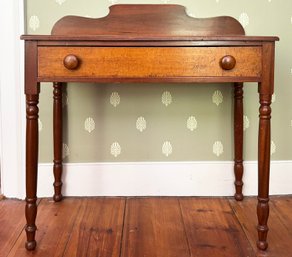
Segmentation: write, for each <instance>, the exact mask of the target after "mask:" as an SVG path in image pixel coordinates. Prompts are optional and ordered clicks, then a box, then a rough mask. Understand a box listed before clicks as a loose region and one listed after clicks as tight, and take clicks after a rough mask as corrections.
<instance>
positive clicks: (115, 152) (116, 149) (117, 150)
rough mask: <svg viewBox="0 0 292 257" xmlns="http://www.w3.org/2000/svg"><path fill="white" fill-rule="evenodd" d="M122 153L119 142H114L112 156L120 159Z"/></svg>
mask: <svg viewBox="0 0 292 257" xmlns="http://www.w3.org/2000/svg"><path fill="white" fill-rule="evenodd" d="M121 152H122V148H121V146H120V144H119V143H118V142H113V143H112V145H111V154H112V155H113V156H114V157H118V156H119V155H120V154H121Z"/></svg>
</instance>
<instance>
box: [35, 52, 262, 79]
mask: <svg viewBox="0 0 292 257" xmlns="http://www.w3.org/2000/svg"><path fill="white" fill-rule="evenodd" d="M261 54H262V52H261V47H39V48H38V77H39V78H40V79H41V78H47V79H48V78H54V77H70V78H84V77H90V78H94V77H95V78H164V77H165V78H166V77H170V78H171V77H173V78H176V77H178V78H179V77H235V76H236V77H260V76H261ZM224 56H231V57H232V58H233V61H234V60H235V66H234V67H231V69H230V67H228V64H227V68H228V69H225V68H224V67H223V68H222V64H220V63H221V62H222V58H223V57H224ZM227 61H228V60H227ZM66 66H67V67H66Z"/></svg>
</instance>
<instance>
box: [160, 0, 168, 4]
mask: <svg viewBox="0 0 292 257" xmlns="http://www.w3.org/2000/svg"><path fill="white" fill-rule="evenodd" d="M161 2H162V3H164V4H167V3H169V2H170V0H161Z"/></svg>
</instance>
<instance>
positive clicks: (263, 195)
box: [257, 93, 272, 250]
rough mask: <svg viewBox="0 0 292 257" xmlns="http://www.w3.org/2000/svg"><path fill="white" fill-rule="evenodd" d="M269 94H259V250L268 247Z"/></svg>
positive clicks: (270, 97) (270, 96)
mask: <svg viewBox="0 0 292 257" xmlns="http://www.w3.org/2000/svg"><path fill="white" fill-rule="evenodd" d="M271 99H272V95H271V94H261V93H260V109H259V112H260V115H259V118H260V121H259V142H258V205H257V215H258V226H257V230H258V238H259V240H258V242H257V246H258V248H259V249H261V250H266V249H267V247H268V243H267V234H268V230H269V228H268V225H267V223H268V217H269V179H270V145H271V125H270V120H271V107H270V104H271Z"/></svg>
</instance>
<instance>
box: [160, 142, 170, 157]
mask: <svg viewBox="0 0 292 257" xmlns="http://www.w3.org/2000/svg"><path fill="white" fill-rule="evenodd" d="M162 153H163V154H164V155H165V156H166V157H168V156H169V155H171V154H172V145H171V143H170V142H169V141H165V142H164V143H163V145H162Z"/></svg>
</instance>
